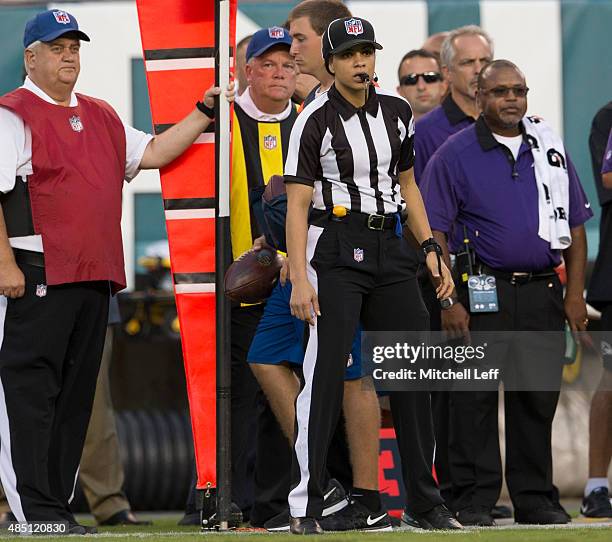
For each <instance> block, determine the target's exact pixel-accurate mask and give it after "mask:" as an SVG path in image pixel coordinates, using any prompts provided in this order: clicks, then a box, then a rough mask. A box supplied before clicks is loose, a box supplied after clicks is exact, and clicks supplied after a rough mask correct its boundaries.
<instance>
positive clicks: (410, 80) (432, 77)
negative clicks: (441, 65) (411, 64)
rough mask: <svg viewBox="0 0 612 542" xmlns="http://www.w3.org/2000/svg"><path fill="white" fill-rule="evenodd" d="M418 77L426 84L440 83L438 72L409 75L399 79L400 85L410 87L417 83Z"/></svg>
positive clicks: (440, 77) (440, 75)
mask: <svg viewBox="0 0 612 542" xmlns="http://www.w3.org/2000/svg"><path fill="white" fill-rule="evenodd" d="M419 77H422V78H423V81H425V82H426V83H437V82H438V81H442V74H440V73H439V72H425V73H409V74H408V75H404V77H402V78H401V79H400V85H402V86H408V87H412V86H414V85H416V84H417V83H418V82H419Z"/></svg>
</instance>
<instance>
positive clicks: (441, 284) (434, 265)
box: [425, 252, 455, 299]
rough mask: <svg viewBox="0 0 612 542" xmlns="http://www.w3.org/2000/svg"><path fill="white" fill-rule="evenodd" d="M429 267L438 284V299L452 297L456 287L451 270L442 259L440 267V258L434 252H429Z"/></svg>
mask: <svg viewBox="0 0 612 542" xmlns="http://www.w3.org/2000/svg"><path fill="white" fill-rule="evenodd" d="M425 262H426V264H427V268H428V269H429V272H430V273H431V276H432V277H433V280H434V284H435V285H436V296H437V297H438V299H445V298H447V297H450V296H451V295H452V293H453V290H454V289H455V283H454V282H453V277H452V275H451V272H450V271H449V270H448V267H446V264H445V263H444V262H443V261H442V260H440V261H439V265H440V267H439V268H438V258H437V255H436V254H435V253H434V252H429V253H428V254H427V257H426V259H425Z"/></svg>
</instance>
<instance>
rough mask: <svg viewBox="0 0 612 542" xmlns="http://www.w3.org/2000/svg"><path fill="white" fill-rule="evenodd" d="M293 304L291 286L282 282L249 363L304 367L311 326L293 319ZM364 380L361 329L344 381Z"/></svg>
mask: <svg viewBox="0 0 612 542" xmlns="http://www.w3.org/2000/svg"><path fill="white" fill-rule="evenodd" d="M290 300H291V283H290V282H289V281H287V283H286V284H285V286H283V285H282V284H281V283H280V281H279V282H278V284H277V285H276V286H275V287H274V290H272V294H271V295H270V297H269V298H268V301H267V303H266V308H265V309H264V313H263V316H262V318H261V320H260V321H259V325H258V326H257V332H256V333H255V337H254V338H253V342H252V343H251V348H250V349H249V354H248V356H247V360H248V362H249V363H262V364H266V365H280V364H281V363H290V364H292V365H302V363H303V362H304V326H305V325H307V324H305V323H304V322H303V321H302V320H300V319H299V318H296V317H295V316H292V315H291V307H290V305H289V301H290ZM362 376H364V375H363V373H362V369H361V327H360V328H359V329H357V332H356V333H355V339H354V340H353V349H352V351H351V353H350V354H349V359H348V360H347V367H346V372H345V375H344V379H345V380H356V379H357V378H361V377H362Z"/></svg>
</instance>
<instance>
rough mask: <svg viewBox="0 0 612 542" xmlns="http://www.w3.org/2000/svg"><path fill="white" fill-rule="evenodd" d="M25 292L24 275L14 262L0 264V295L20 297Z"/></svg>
mask: <svg viewBox="0 0 612 542" xmlns="http://www.w3.org/2000/svg"><path fill="white" fill-rule="evenodd" d="M24 293H25V277H24V276H23V273H22V272H21V269H19V267H17V264H16V263H15V262H11V263H3V264H2V265H0V295H5V296H6V297H10V298H13V299H15V298H17V297H22V296H23V294H24Z"/></svg>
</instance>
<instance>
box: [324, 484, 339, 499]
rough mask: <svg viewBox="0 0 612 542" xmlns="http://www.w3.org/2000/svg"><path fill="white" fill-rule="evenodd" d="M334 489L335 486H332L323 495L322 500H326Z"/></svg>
mask: <svg viewBox="0 0 612 542" xmlns="http://www.w3.org/2000/svg"><path fill="white" fill-rule="evenodd" d="M334 491H336V488H335V487H332V488H331V489H330V490H329V491H328V492H327V493H326V494H325V495H323V500H324V501H326V500H327V499H329V497H330V496H331V494H332V493H333V492H334Z"/></svg>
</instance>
